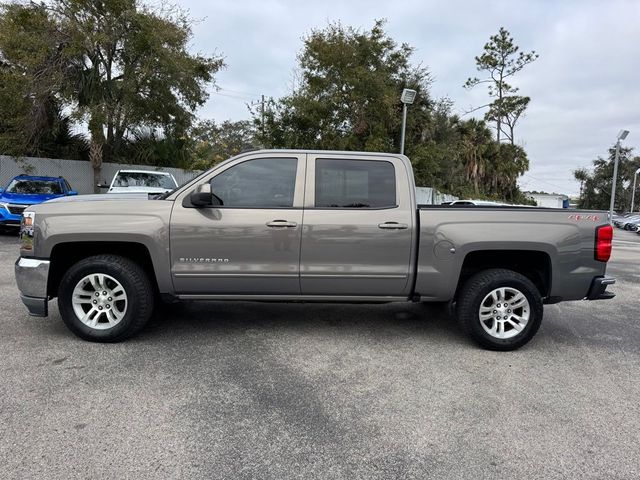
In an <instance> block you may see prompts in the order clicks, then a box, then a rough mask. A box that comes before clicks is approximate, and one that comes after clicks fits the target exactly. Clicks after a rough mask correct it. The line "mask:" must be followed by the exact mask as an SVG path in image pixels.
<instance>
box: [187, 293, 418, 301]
mask: <svg viewBox="0 0 640 480" xmlns="http://www.w3.org/2000/svg"><path fill="white" fill-rule="evenodd" d="M176 296H177V298H179V299H180V300H270V301H276V302H280V301H298V302H406V301H407V300H408V299H407V297H401V296H375V295H360V296H356V295H351V296H346V295H345V296H340V295H225V294H220V295H205V294H182V295H176Z"/></svg>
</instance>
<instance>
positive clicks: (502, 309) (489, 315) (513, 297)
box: [478, 287, 531, 339]
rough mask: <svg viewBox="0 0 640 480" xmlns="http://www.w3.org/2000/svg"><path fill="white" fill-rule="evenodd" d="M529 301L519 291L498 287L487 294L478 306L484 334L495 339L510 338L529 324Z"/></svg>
mask: <svg viewBox="0 0 640 480" xmlns="http://www.w3.org/2000/svg"><path fill="white" fill-rule="evenodd" d="M530 314H531V308H530V307H529V300H527V297H526V296H525V295H524V294H523V293H522V292H521V291H520V290H517V289H515V288H511V287H500V288H496V289H495V290H492V291H491V292H489V294H488V295H487V296H486V297H484V300H482V303H481V304H480V311H479V312H478V318H479V320H480V325H482V328H483V329H484V331H485V332H487V333H488V334H489V335H491V336H492V337H495V338H501V339H504V338H512V337H515V336H516V335H518V334H519V333H520V332H521V331H522V330H524V328H525V327H526V326H527V323H528V322H529V315H530Z"/></svg>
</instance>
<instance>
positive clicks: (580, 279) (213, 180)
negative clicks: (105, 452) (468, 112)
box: [15, 150, 615, 350]
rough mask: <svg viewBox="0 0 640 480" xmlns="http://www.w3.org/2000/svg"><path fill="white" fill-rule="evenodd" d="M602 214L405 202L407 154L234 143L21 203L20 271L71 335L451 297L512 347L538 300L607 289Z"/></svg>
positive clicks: (462, 313) (531, 331) (522, 336)
mask: <svg viewBox="0 0 640 480" xmlns="http://www.w3.org/2000/svg"><path fill="white" fill-rule="evenodd" d="M611 242H612V228H611V226H610V225H609V223H608V219H607V216H606V214H605V213H603V212H598V211H577V210H566V209H565V210H562V209H546V208H523V207H509V206H441V205H438V206H430V205H429V206H427V205H424V206H423V205H416V197H415V186H414V179H413V171H412V168H411V163H410V162H409V159H408V158H407V157H405V156H404V155H394V154H382V153H357V152H337V151H297V150H263V151H254V152H249V153H244V154H241V155H239V156H236V157H234V158H231V159H229V160H227V161H226V162H223V163H221V164H219V165H217V166H215V167H213V168H212V169H211V170H209V171H207V172H205V173H203V174H202V175H200V176H199V177H197V178H195V179H194V180H192V181H191V182H189V183H187V184H185V185H183V186H181V187H179V188H177V189H175V190H174V191H172V192H169V193H167V194H164V195H161V196H159V197H156V198H132V197H129V196H126V195H123V196H122V197H121V196H118V195H113V196H111V195H98V196H90V197H88V198H87V199H83V198H82V197H75V198H74V197H70V198H64V199H59V200H54V201H51V202H47V203H44V204H42V205H37V206H34V207H30V208H28V209H27V210H26V211H25V213H24V216H23V221H22V228H21V250H20V258H19V259H18V260H17V262H16V266H15V271H16V279H17V283H18V287H19V289H20V292H21V297H22V301H23V302H24V304H25V305H26V306H27V308H28V310H29V312H30V313H31V314H32V315H36V316H46V315H47V311H48V302H49V300H50V299H52V298H54V297H57V299H58V308H59V311H60V314H61V317H62V320H63V321H64V322H65V323H66V325H67V326H68V327H69V329H70V330H71V331H73V332H74V333H75V334H77V335H78V336H80V337H81V338H84V339H87V340H92V341H102V342H113V341H119V340H123V339H125V338H127V337H129V336H131V335H133V334H134V333H136V332H137V331H138V330H140V329H141V328H142V327H143V325H144V324H145V322H146V321H147V319H148V318H149V317H150V316H151V314H152V311H153V308H154V305H156V303H157V302H156V299H158V298H161V299H163V300H165V301H169V300H191V301H193V300H244V301H247V300H254V301H304V302H363V303H378V302H451V304H452V305H453V307H454V308H453V309H452V311H453V312H455V315H456V316H457V317H458V319H459V321H460V324H461V326H462V327H463V328H464V330H466V331H467V332H468V333H469V334H470V335H471V337H472V338H474V339H475V340H476V341H477V342H478V343H479V344H480V345H482V346H484V347H486V348H490V349H496V350H510V349H515V348H518V347H520V346H522V345H524V344H525V343H526V342H527V341H529V340H530V339H531V338H532V337H533V336H534V335H535V333H536V331H537V330H538V328H539V326H540V322H541V320H542V315H543V304H544V303H556V302H560V301H564V300H582V299H588V300H597V299H607V298H611V297H613V296H614V295H613V294H612V293H610V292H608V291H607V290H606V288H607V286H608V285H611V284H612V283H614V282H615V280H614V279H613V278H610V277H607V276H606V275H605V270H606V262H607V260H608V259H609V256H610V254H611Z"/></svg>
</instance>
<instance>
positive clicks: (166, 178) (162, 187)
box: [98, 170, 178, 193]
mask: <svg viewBox="0 0 640 480" xmlns="http://www.w3.org/2000/svg"><path fill="white" fill-rule="evenodd" d="M98 187H99V188H108V189H109V190H107V193H166V192H170V191H171V190H174V189H176V188H177V187H178V182H176V179H175V178H174V177H173V175H171V174H170V173H168V172H158V171H152V170H118V171H117V172H116V174H115V175H114V176H113V180H111V184H110V185H98Z"/></svg>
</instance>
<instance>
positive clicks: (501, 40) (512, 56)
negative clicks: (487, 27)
mask: <svg viewBox="0 0 640 480" xmlns="http://www.w3.org/2000/svg"><path fill="white" fill-rule="evenodd" d="M519 50H520V47H518V46H517V45H515V44H514V43H513V37H512V36H511V34H510V33H509V32H508V31H507V30H506V29H505V28H502V27H501V28H500V30H499V31H498V34H497V35H493V36H491V37H490V39H489V41H488V42H487V43H486V44H485V46H484V51H483V52H482V54H481V55H479V56H477V57H475V60H476V67H477V69H478V71H480V72H486V77H484V78H482V79H480V78H478V77H472V78H469V79H467V81H466V83H465V84H464V86H465V88H473V87H475V86H476V85H480V84H487V85H488V91H489V97H490V98H492V99H493V100H492V101H491V102H490V103H488V104H487V105H483V106H481V107H478V108H486V107H488V111H487V113H486V114H485V119H486V120H487V121H490V122H494V123H495V125H496V138H497V140H498V142H500V141H501V137H502V135H503V134H504V136H505V137H506V138H507V140H508V141H509V142H511V143H512V144H513V143H515V138H514V128H515V125H516V123H517V122H518V120H519V119H520V117H521V116H522V114H523V113H524V111H525V110H526V109H527V106H528V105H529V102H530V100H531V99H530V98H529V97H525V96H521V95H516V93H517V92H518V88H517V87H514V86H512V85H510V84H509V83H507V81H508V80H509V79H510V78H511V77H513V76H514V75H515V74H516V73H518V72H519V71H521V70H522V69H523V68H524V67H525V66H527V65H528V64H530V63H531V62H534V61H535V60H536V59H537V58H538V54H537V53H536V52H535V51H533V50H532V51H531V52H528V53H525V52H521V51H519ZM476 110H477V109H476Z"/></svg>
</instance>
